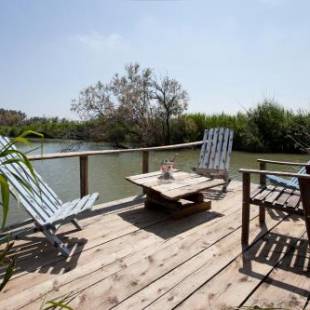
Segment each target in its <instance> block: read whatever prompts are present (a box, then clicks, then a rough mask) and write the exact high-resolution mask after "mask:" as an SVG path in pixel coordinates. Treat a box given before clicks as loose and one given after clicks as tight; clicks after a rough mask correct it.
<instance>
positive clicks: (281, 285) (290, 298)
mask: <svg viewBox="0 0 310 310" xmlns="http://www.w3.org/2000/svg"><path fill="white" fill-rule="evenodd" d="M206 195H207V196H209V197H210V196H212V198H213V199H214V201H213V202H212V210H211V211H208V212H203V213H200V214H196V215H192V216H189V217H186V218H183V219H181V220H173V219H171V218H169V216H168V215H167V214H165V213H163V212H161V211H158V210H156V211H154V210H153V211H152V210H147V209H144V208H143V203H142V201H141V200H137V199H134V200H133V199H128V201H127V202H126V203H125V202H124V201H123V203H121V202H117V203H110V204H105V205H100V206H97V207H96V209H95V211H93V212H92V214H91V215H90V216H89V217H87V218H84V219H81V220H80V223H81V224H82V225H83V226H84V229H83V230H82V231H76V230H74V228H73V226H71V225H66V226H64V227H63V228H61V233H63V236H62V237H63V238H66V240H67V242H68V243H69V244H71V245H72V246H73V248H72V255H71V256H70V257H69V258H67V259H64V258H62V257H61V256H59V255H57V252H56V251H55V250H54V248H53V247H51V246H50V245H49V244H47V243H46V242H45V239H44V238H43V237H42V235H41V234H40V233H36V234H33V235H30V236H28V237H27V238H25V239H24V240H20V241H17V242H16V243H15V248H14V249H15V251H16V253H18V254H17V257H18V262H17V270H16V272H15V274H14V276H13V278H12V279H11V281H10V282H9V283H8V285H7V287H6V288H5V290H4V292H3V293H0V309H1V310H4V309H9V310H12V309H21V308H22V309H40V307H41V306H42V305H43V304H44V302H47V301H49V300H51V299H52V300H62V299H65V300H66V302H68V303H69V305H70V306H71V307H72V308H73V309H88V310H91V309H98V310H99V309H110V308H113V309H135V310H136V309H160V310H163V309H174V308H178V309H179V308H180V309H236V308H237V307H241V306H253V305H259V306H264V307H266V306H272V307H282V308H285V309H310V303H309V296H310V279H309V277H310V260H309V256H310V255H309V252H308V251H307V239H306V234H305V227H304V222H303V221H302V220H299V219H296V218H289V219H288V218H286V217H285V216H284V215H283V214H281V213H279V212H275V211H274V212H271V213H269V214H268V216H267V222H266V226H265V227H263V228H260V227H259V225H258V219H257V214H258V213H257V211H258V210H257V207H256V206H253V208H252V211H251V218H252V220H251V234H250V238H251V240H252V241H253V240H254V244H253V245H252V246H251V247H249V248H248V249H247V250H245V251H244V252H242V249H241V246H240V223H241V196H242V195H241V183H240V182H232V183H231V185H230V187H229V191H228V193H227V194H226V195H225V196H223V194H221V192H220V191H217V190H213V191H211V192H209V193H207V194H206ZM2 271H3V270H2ZM2 271H1V272H2Z"/></svg>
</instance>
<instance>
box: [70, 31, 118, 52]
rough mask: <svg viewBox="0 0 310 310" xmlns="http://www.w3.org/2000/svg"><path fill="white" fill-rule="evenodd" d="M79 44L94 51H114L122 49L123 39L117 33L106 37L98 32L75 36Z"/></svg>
mask: <svg viewBox="0 0 310 310" xmlns="http://www.w3.org/2000/svg"><path fill="white" fill-rule="evenodd" d="M75 39H76V40H78V42H80V43H82V44H83V45H85V46H86V47H88V48H90V49H93V50H98V51H102V50H114V49H118V48H120V47H122V45H123V37H122V36H121V35H119V34H117V33H111V34H109V35H104V34H101V33H98V32H91V33H88V34H79V35H76V36H75Z"/></svg>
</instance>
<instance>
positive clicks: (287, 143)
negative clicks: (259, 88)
mask: <svg viewBox="0 0 310 310" xmlns="http://www.w3.org/2000/svg"><path fill="white" fill-rule="evenodd" d="M185 119H186V122H194V124H195V126H196V128H195V129H194V130H192V131H194V133H192V136H193V137H194V138H195V139H194V140H197V139H201V138H202V135H203V130H204V128H211V127H221V126H225V127H230V128H232V129H234V131H235V137H234V149H235V150H242V151H250V152H300V151H303V150H304V149H305V148H306V147H309V145H310V113H309V112H304V111H298V112H297V113H294V112H292V111H288V110H286V109H285V108H284V107H282V106H281V105H279V104H278V103H276V102H275V101H273V100H268V99H266V100H264V101H263V102H262V103H260V104H258V105H257V106H256V107H255V108H252V109H250V110H248V111H247V112H245V113H241V112H239V113H237V114H236V115H228V114H225V113H222V114H216V115H210V116H209V115H206V114H203V113H195V114H187V115H186V116H185ZM191 127H193V125H191ZM185 137H186V135H185ZM178 142H180V141H178Z"/></svg>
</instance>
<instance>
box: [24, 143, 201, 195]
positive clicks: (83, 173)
mask: <svg viewBox="0 0 310 310" xmlns="http://www.w3.org/2000/svg"><path fill="white" fill-rule="evenodd" d="M202 143H203V141H195V142H188V143H181V144H171V145H164V146H154V147H144V148H131V149H115V150H101V151H82V152H65V153H48V154H43V155H31V156H28V159H29V160H31V161H35V160H49V159H60V158H72V157H78V158H79V160H80V196H81V197H82V196H85V195H87V194H88V157H89V156H98V155H110V154H121V153H132V152H142V173H147V172H149V152H152V151H165V150H174V149H183V148H191V147H195V146H199V145H201V144H202ZM197 161H198V157H197Z"/></svg>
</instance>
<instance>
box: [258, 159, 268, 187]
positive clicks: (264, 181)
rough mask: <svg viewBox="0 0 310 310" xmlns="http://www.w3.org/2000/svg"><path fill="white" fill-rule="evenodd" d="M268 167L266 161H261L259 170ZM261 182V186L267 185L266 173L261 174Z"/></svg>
mask: <svg viewBox="0 0 310 310" xmlns="http://www.w3.org/2000/svg"><path fill="white" fill-rule="evenodd" d="M266 169H267V165H266V163H265V162H260V163H259V170H266ZM259 184H260V186H261V187H266V175H265V174H261V175H260V176H259Z"/></svg>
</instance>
